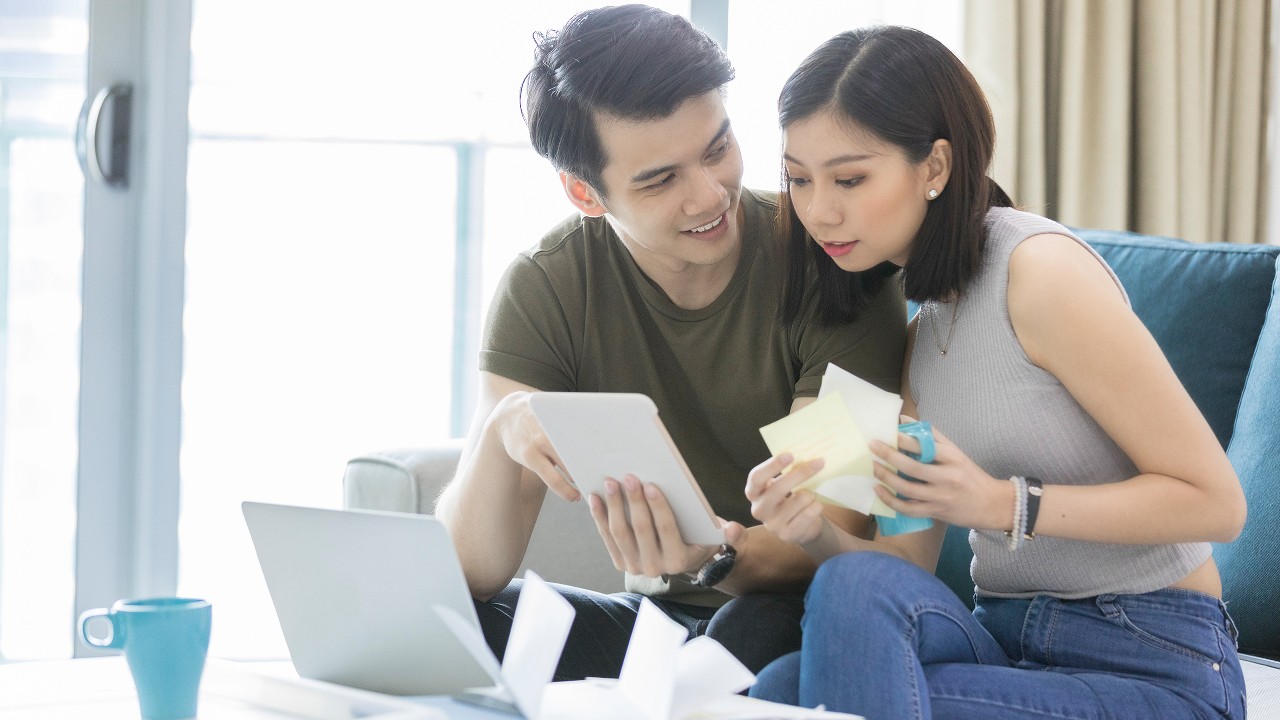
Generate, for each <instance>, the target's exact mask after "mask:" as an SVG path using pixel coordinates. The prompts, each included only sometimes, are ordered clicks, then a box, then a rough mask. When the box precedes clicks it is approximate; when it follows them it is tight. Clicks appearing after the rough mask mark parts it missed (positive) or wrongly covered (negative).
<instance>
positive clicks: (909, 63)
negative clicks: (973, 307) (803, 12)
mask: <svg viewBox="0 0 1280 720" xmlns="http://www.w3.org/2000/svg"><path fill="white" fill-rule="evenodd" d="M824 111H833V112H834V113H835V115H836V116H837V117H839V118H841V119H842V120H844V121H847V122H848V124H849V127H850V129H860V130H864V131H867V132H870V133H871V134H872V135H874V136H875V137H877V138H879V139H881V140H883V141H884V142H887V143H891V144H893V145H896V146H898V147H899V148H901V149H902V151H903V153H904V154H905V155H906V157H907V160H908V161H910V162H912V163H920V162H923V161H924V159H925V158H927V157H929V153H930V151H931V150H932V149H933V143H934V141H936V140H939V139H945V140H947V141H948V142H950V143H951V151H952V160H951V177H950V179H949V180H948V181H947V186H946V188H945V189H944V190H943V191H942V194H941V195H939V196H938V198H937V199H936V200H932V201H930V202H929V205H928V210H927V211H926V213H925V217H924V222H923V224H922V225H921V226H920V230H919V232H918V233H917V234H916V237H915V239H914V241H913V243H912V246H911V255H910V257H909V258H908V260H907V266H906V268H905V269H904V271H903V287H904V290H905V291H906V296H907V297H908V298H910V299H912V300H938V299H944V298H947V297H950V296H953V295H954V294H956V293H958V292H960V291H962V290H964V287H965V285H966V284H968V282H969V280H970V279H971V278H972V277H973V276H974V274H975V273H977V271H978V268H979V266H980V264H981V262H982V248H983V244H984V242H985V239H986V234H985V231H984V228H983V221H984V219H985V218H986V215H987V210H988V209H990V208H991V207H994V206H1009V205H1012V204H1013V203H1012V201H1010V199H1009V197H1008V196H1007V195H1006V194H1005V192H1004V191H1003V190H1001V189H1000V187H999V186H998V185H996V183H995V182H994V181H993V180H991V179H990V178H988V177H987V168H988V167H989V166H990V164H991V155H992V152H993V150H994V147H995V123H994V122H993V121H992V119H991V109H990V108H989V107H988V106H987V101H986V98H985V97H984V96H983V94H982V90H981V89H979V87H978V83H977V81H976V80H974V78H973V75H971V74H970V73H969V71H968V69H966V68H965V66H964V64H963V63H961V62H960V60H959V58H957V57H956V56H955V55H954V54H952V52H951V51H950V50H948V49H947V47H946V46H945V45H943V44H942V43H941V42H939V41H938V40H936V39H935V38H933V37H930V36H929V35H927V34H925V33H923V32H920V31H919V30H914V29H911V28H906V27H896V26H891V25H890V26H874V27H868V28H862V29H860V30H854V31H850V32H844V33H841V34H839V35H837V36H835V37H834V38H832V39H830V40H828V41H827V42H826V43H824V44H823V45H822V46H820V47H819V48H818V49H817V50H814V51H813V53H812V54H811V55H809V57H808V58H806V59H805V60H804V62H802V63H801V64H800V67H799V68H797V69H796V71H795V72H794V73H793V74H792V75H791V78H790V79H788V80H787V82H786V84H785V85H783V88H782V93H781V95H780V96H779V97H778V121H779V124H780V125H781V126H782V128H783V129H784V130H785V129H786V128H787V127H789V126H790V125H791V124H792V123H794V122H796V121H797V120H801V119H804V118H807V117H810V116H812V115H814V114H816V113H818V112H824ZM785 195H786V194H785V193H784V198H783V205H784V208H783V212H784V213H785V214H784V216H783V219H784V220H786V219H789V220H790V224H791V235H792V240H791V242H790V243H789V244H788V256H789V262H788V265H789V270H788V276H787V277H788V293H787V298H786V300H785V307H786V312H785V313H784V314H790V313H794V312H796V311H797V309H798V307H799V302H800V300H799V294H800V293H802V292H803V290H804V287H803V282H802V281H801V278H802V277H803V268H804V266H805V265H806V263H808V262H811V261H813V260H817V265H818V275H819V281H818V286H819V292H820V293H821V298H822V299H821V302H822V306H823V314H824V315H826V314H827V313H828V312H835V313H837V314H840V313H842V312H845V309H847V308H852V307H856V306H857V305H858V304H859V301H860V297H861V296H862V293H860V292H859V291H858V289H857V287H856V286H857V285H858V283H859V282H861V280H860V279H859V278H858V276H859V275H863V274H864V273H845V272H842V271H840V269H839V268H837V267H836V266H835V264H834V263H832V262H830V261H829V260H828V259H827V258H825V257H823V254H822V251H821V249H819V248H818V246H817V244H816V243H814V242H812V241H809V240H806V239H805V237H804V228H803V227H802V226H801V225H800V220H799V218H798V217H797V216H796V213H795V209H794V208H793V207H792V206H791V204H790V198H788V197H785ZM806 256H807V258H806ZM889 271H890V269H889V268H875V269H873V271H872V274H877V273H885V272H889Z"/></svg>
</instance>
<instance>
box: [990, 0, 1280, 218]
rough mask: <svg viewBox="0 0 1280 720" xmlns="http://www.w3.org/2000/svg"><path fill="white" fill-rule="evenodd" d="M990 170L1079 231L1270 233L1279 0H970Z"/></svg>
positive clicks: (1032, 204) (1024, 202)
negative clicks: (1273, 29)
mask: <svg viewBox="0 0 1280 720" xmlns="http://www.w3.org/2000/svg"><path fill="white" fill-rule="evenodd" d="M965 12H966V18H965V23H966V29H965V61H966V64H967V65H968V66H969V68H970V69H971V70H972V71H973V73H974V75H975V76H976V77H977V79H978V82H979V83H980V84H981V85H982V87H983V90H984V91H985V92H986V94H987V99H988V101H989V102H990V103H991V106H992V112H993V114H994V115H995V120H996V156H995V160H994V163H993V169H992V175H993V177H995V179H996V181H997V182H999V183H1000V184H1001V185H1002V186H1003V187H1004V188H1005V190H1007V191H1008V192H1009V194H1010V195H1011V196H1012V197H1013V198H1014V200H1015V201H1016V202H1017V203H1018V205H1019V206H1020V207H1022V208H1024V209H1026V210H1029V211H1032V212H1037V213H1041V214H1043V215H1046V216H1048V217H1052V218H1054V219H1057V220H1059V221H1060V222H1063V223H1065V224H1068V225H1074V226H1078V227H1091V228H1105V229H1113V230H1133V231H1136V232H1142V233H1149V234H1156V235H1168V236H1172V237H1179V238H1184V239H1187V240H1193V241H1199V242H1211V241H1219V242H1221V241H1227V242H1238V243H1256V242H1265V241H1266V237H1265V232H1266V190H1267V188H1266V172H1267V163H1266V158H1267V132H1266V129H1267V112H1268V106H1269V102H1268V92H1267V90H1268V87H1269V81H1270V76H1269V65H1270V62H1269V43H1268V31H1269V28H1270V0H969V2H968V3H967V5H966V10H965Z"/></svg>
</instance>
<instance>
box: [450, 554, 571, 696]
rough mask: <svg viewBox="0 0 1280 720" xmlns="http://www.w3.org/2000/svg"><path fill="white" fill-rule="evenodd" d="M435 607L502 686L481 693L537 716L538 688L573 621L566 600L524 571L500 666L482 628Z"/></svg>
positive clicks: (552, 668) (550, 674)
mask: <svg viewBox="0 0 1280 720" xmlns="http://www.w3.org/2000/svg"><path fill="white" fill-rule="evenodd" d="M434 609H435V611H436V613H437V614H438V615H439V616H440V618H441V619H442V620H444V622H445V624H446V625H447V626H448V627H449V629H450V630H451V631H452V632H453V634H454V635H455V636H456V637H457V638H458V640H459V641H460V642H461V643H462V646H463V647H464V648H466V650H467V652H468V653H469V654H470V655H471V656H472V657H474V658H475V659H476V661H477V662H479V663H480V667H481V668H482V669H483V670H484V671H485V674H487V675H488V676H489V677H490V678H491V679H492V680H493V682H494V684H495V685H497V686H498V687H499V688H500V690H501V692H498V693H492V692H483V691H481V694H485V695H490V696H495V699H498V700H500V701H501V700H509V701H510V702H511V704H513V705H514V706H515V709H516V710H518V711H519V712H520V714H521V715H522V716H523V717H525V718H528V720H537V718H538V717H539V711H540V708H541V705H542V693H543V691H544V690H545V689H546V687H547V685H548V684H550V682H551V679H552V678H553V677H554V676H555V672H556V665H557V664H558V663H559V662H560V653H561V651H562V650H564V643H565V640H566V639H567V638H568V637H569V628H570V626H572V625H573V616H574V610H573V606H572V605H570V604H569V601H568V600H565V599H564V598H563V597H561V596H560V593H557V592H556V591H555V590H552V589H551V586H549V585H547V583H546V581H544V580H543V579H542V578H540V577H538V575H537V573H535V572H533V571H532V570H529V571H526V572H525V581H524V587H522V588H521V589H520V601H519V602H518V603H516V614H515V617H514V618H513V619H512V621H511V634H510V635H508V636H507V652H506V655H505V657H504V658H503V662H502V664H501V665H499V664H498V659H497V658H496V657H494V655H493V651H492V650H490V649H489V644H488V643H487V642H485V639H484V635H483V633H481V632H480V628H478V627H476V626H475V625H473V624H471V623H470V622H468V621H467V620H466V619H465V618H463V617H462V615H460V614H458V612H457V611H455V610H453V609H452V608H448V607H445V606H443V605H436V606H435V607H434Z"/></svg>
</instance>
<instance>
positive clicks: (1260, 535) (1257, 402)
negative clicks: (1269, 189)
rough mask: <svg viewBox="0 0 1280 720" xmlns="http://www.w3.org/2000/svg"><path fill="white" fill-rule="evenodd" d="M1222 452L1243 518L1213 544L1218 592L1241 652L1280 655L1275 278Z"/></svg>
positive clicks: (1279, 382)
mask: <svg viewBox="0 0 1280 720" xmlns="http://www.w3.org/2000/svg"><path fill="white" fill-rule="evenodd" d="M1276 271H1277V272H1280V262H1278V263H1277V268H1276ZM1227 457H1229V458H1231V465H1232V466H1233V467H1234V468H1235V469H1236V473H1237V474H1239V476H1240V482H1241V483H1242V484H1243V485H1244V492H1245V497H1246V498H1247V499H1248V502H1249V519H1248V520H1247V521H1246V522H1245V526H1244V531H1243V532H1242V533H1241V534H1240V537H1239V538H1237V539H1236V541H1235V542H1233V543H1230V544H1228V545H1215V546H1214V548H1213V556H1214V559H1215V560H1217V561H1218V569H1219V570H1220V571H1221V572H1222V586H1223V587H1222V596H1223V598H1224V599H1226V601H1227V608H1228V609H1229V610H1230V611H1231V615H1232V617H1233V618H1234V619H1235V621H1236V625H1237V626H1238V627H1239V628H1240V651H1241V652H1246V653H1250V654H1253V655H1262V656H1264V657H1269V658H1272V659H1280V584H1277V580H1276V579H1277V578H1280V529H1278V528H1277V525H1278V524H1280V277H1277V278H1276V281H1275V285H1274V289H1273V291H1272V299H1271V310H1270V313H1269V315H1268V322H1267V324H1266V326H1265V327H1264V328H1263V329H1262V335H1261V336H1260V337H1259V338H1258V349H1257V351H1256V352H1255V353H1254V356H1253V367H1252V369H1251V370H1250V372H1249V381H1248V383H1246V384H1245V387H1244V394H1243V396H1241V398H1240V411H1239V413H1238V414H1237V415H1236V426H1235V434H1234V435H1233V436H1232V439H1231V447H1230V448H1228V449H1227Z"/></svg>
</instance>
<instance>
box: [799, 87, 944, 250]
mask: <svg viewBox="0 0 1280 720" xmlns="http://www.w3.org/2000/svg"><path fill="white" fill-rule="evenodd" d="M783 136H784V141H783V160H784V161H785V163H786V169H787V176H788V181H789V182H788V186H789V187H790V194H791V203H792V206H793V207H795V210H796V214H797V215H798V216H799V217H800V222H802V223H804V226H805V229H806V230H808V231H809V234H810V235H812V236H813V238H814V239H815V240H816V241H817V242H818V245H819V246H821V247H822V249H823V251H825V252H826V253H827V255H829V256H831V258H832V259H833V260H835V263H836V265H838V266H839V267H840V268H841V269H842V270H846V271H848V272H854V271H858V270H867V269H870V268H873V267H875V266H876V265H879V264H880V263H882V262H884V261H885V260H888V261H890V262H892V263H894V264H895V265H898V266H902V265H904V264H905V263H906V261H907V257H908V256H909V255H910V253H911V243H912V241H913V240H914V239H915V236H916V233H917V231H919V229H920V225H921V223H923V222H924V215H925V211H926V210H927V209H928V206H929V201H930V198H929V196H928V194H929V191H930V190H936V191H938V193H941V192H942V190H943V186H944V185H945V182H946V173H945V172H943V173H938V172H937V169H938V168H937V165H938V163H937V161H936V158H935V157H934V156H930V157H929V158H926V159H925V160H923V161H922V162H920V163H912V162H911V161H910V160H908V159H907V156H906V155H905V154H904V153H903V151H902V149H901V148H899V147H898V146H897V145H894V144H892V143H888V142H885V141H883V140H880V139H879V138H877V137H876V136H874V135H872V134H871V133H870V132H866V131H864V130H861V129H859V128H856V127H854V126H852V125H851V124H850V123H849V122H847V121H844V120H842V119H841V118H840V117H838V116H837V115H836V114H835V113H834V112H831V111H822V112H818V113H816V114H814V115H811V116H809V117H806V118H803V119H800V120H797V121H795V122H793V123H791V125H790V126H788V127H787V128H786V130H785V132H784V134H783ZM939 144H945V141H938V143H935V154H936V153H937V146H938V145H939ZM948 149H949V148H948ZM948 159H949V158H948Z"/></svg>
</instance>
